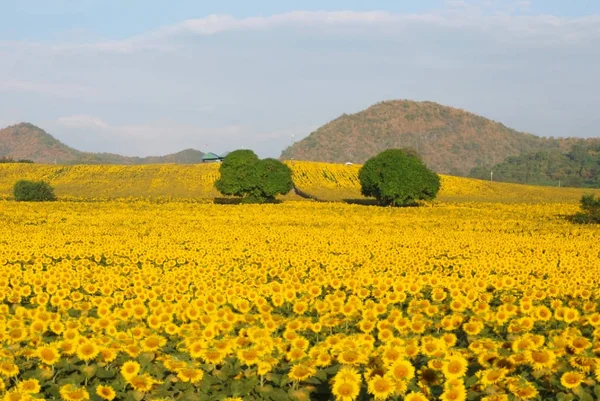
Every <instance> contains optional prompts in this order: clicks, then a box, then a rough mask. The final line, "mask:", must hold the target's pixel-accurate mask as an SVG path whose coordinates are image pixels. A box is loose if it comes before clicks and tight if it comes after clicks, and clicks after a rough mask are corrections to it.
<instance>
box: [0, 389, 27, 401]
mask: <svg viewBox="0 0 600 401" xmlns="http://www.w3.org/2000/svg"><path fill="white" fill-rule="evenodd" d="M31 399H32V397H31V395H30V394H29V393H26V392H23V391H19V390H11V391H9V392H7V393H6V394H4V397H3V398H2V400H3V401H29V400H31Z"/></svg>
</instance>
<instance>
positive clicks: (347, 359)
mask: <svg viewBox="0 0 600 401" xmlns="http://www.w3.org/2000/svg"><path fill="white" fill-rule="evenodd" d="M337 360H338V361H339V362H340V363H341V364H342V365H360V364H361V363H363V362H364V356H363V355H362V354H361V353H360V352H357V351H354V350H351V349H350V350H346V351H343V352H342V353H340V354H339V355H338V356H337Z"/></svg>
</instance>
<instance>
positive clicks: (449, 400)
mask: <svg viewBox="0 0 600 401" xmlns="http://www.w3.org/2000/svg"><path fill="white" fill-rule="evenodd" d="M466 399H467V390H466V389H465V387H464V386H453V387H451V388H446V389H445V390H444V392H443V393H442V395H440V401H466Z"/></svg>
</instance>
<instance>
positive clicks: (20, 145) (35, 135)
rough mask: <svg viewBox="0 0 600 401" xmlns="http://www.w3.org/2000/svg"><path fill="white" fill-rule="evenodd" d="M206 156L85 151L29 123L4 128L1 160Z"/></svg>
mask: <svg viewBox="0 0 600 401" xmlns="http://www.w3.org/2000/svg"><path fill="white" fill-rule="evenodd" d="M202 156H204V153H202V152H200V151H199V150H195V149H186V150H182V151H181V152H178V153H173V154H170V155H166V156H149V157H130V156H121V155H118V154H114V153H90V152H81V151H79V150H77V149H73V148H71V147H69V146H67V145H65V144H64V143H62V142H60V141H59V140H57V139H56V138H54V137H53V136H52V135H50V134H48V133H47V132H45V131H44V130H42V129H41V128H38V127H36V126H35V125H32V124H29V123H21V124H17V125H12V126H10V127H7V128H4V129H0V158H7V159H13V160H20V159H27V160H33V161H34V162H36V163H58V164H161V163H177V164H193V163H200V162H202Z"/></svg>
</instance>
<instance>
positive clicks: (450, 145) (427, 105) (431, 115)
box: [281, 100, 583, 175]
mask: <svg viewBox="0 0 600 401" xmlns="http://www.w3.org/2000/svg"><path fill="white" fill-rule="evenodd" d="M581 141H583V140H582V139H575V138H560V139H553V138H544V137H539V136H535V135H532V134H527V133H523V132H518V131H516V130H514V129H511V128H508V127H506V126H504V125H503V124H501V123H498V122H495V121H492V120H489V119H487V118H484V117H481V116H478V115H475V114H473V113H469V112H467V111H464V110H460V109H455V108H452V107H447V106H442V105H440V104H437V103H433V102H414V101H409V100H394V101H387V102H381V103H378V104H375V105H373V106H371V107H369V108H368V109H366V110H363V111H361V112H359V113H356V114H351V115H347V114H344V115H342V116H341V117H339V118H337V119H335V120H333V121H331V122H329V123H327V124H325V125H324V126H322V127H321V128H319V129H318V130H316V131H315V132H313V133H312V134H310V135H309V136H308V137H306V138H304V139H303V140H301V141H299V142H296V143H295V144H293V145H292V146H291V147H289V148H287V149H286V150H284V152H283V153H282V155H281V158H282V159H294V160H312V161H325V162H338V163H345V162H353V163H363V162H364V161H366V160H367V159H368V158H370V157H372V156H374V155H376V154H377V153H379V152H381V151H383V150H385V149H389V148H401V147H410V148H414V149H415V150H416V151H417V152H418V153H419V154H421V156H422V158H423V160H424V161H425V163H426V164H427V165H428V166H429V167H431V168H432V169H434V170H436V171H437V172H440V173H450V174H457V175H467V174H468V173H469V172H470V171H471V169H472V168H474V167H477V166H490V165H494V164H497V163H501V162H503V161H504V160H505V159H506V158H507V157H509V156H518V155H520V154H521V153H528V152H539V151H543V150H558V151H565V152H566V151H568V150H569V148H570V147H571V145H573V144H574V143H578V142H581Z"/></svg>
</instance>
